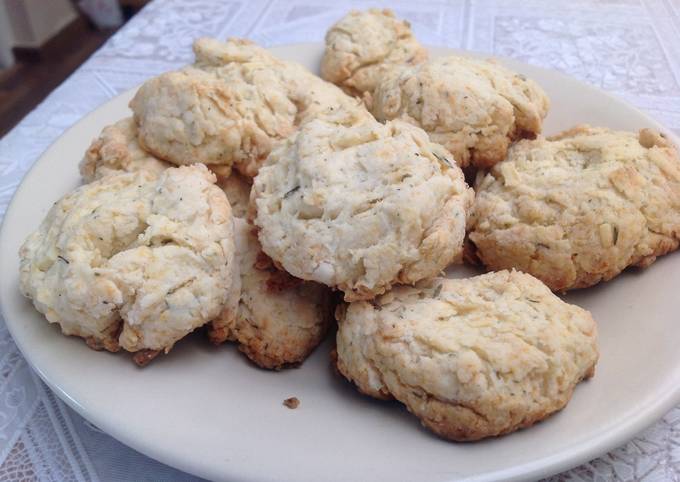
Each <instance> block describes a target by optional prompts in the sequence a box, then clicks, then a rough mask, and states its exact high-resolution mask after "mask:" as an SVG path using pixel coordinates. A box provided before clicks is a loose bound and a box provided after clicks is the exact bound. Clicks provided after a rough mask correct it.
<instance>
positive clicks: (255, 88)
mask: <svg viewBox="0 0 680 482" xmlns="http://www.w3.org/2000/svg"><path fill="white" fill-rule="evenodd" d="M194 52H195V54H196V62H195V64H194V65H193V66H189V67H186V68H184V69H182V70H179V71H175V72H168V73H165V74H162V75H160V76H158V77H155V78H153V79H151V80H149V81H147V82H146V83H144V85H142V87H140V89H139V91H138V92H137V94H136V95H135V97H134V98H133V99H132V101H131V102H130V107H131V108H132V110H133V112H134V119H135V122H136V123H137V126H138V129H139V142H140V144H141V146H142V147H143V148H144V149H145V150H147V151H149V152H151V153H153V154H154V155H155V156H157V157H158V158H160V159H164V160H166V161H168V162H171V163H173V164H177V165H183V164H192V163H194V162H202V163H204V164H207V165H209V166H210V167H211V169H215V170H219V174H220V175H221V176H223V177H227V176H228V175H229V171H230V170H231V169H232V167H235V168H236V169H238V170H239V172H241V173H242V174H243V175H245V176H248V177H253V176H255V175H256V174H257V170H258V168H259V166H260V165H261V164H262V162H263V161H264V159H265V158H266V157H267V155H268V154H269V152H270V150H271V149H272V147H273V145H274V144H275V143H276V142H277V141H279V140H282V139H285V138H286V137H288V136H289V135H291V134H292V133H293V132H295V131H296V129H297V128H298V126H299V125H300V123H302V122H305V121H306V120H307V119H309V118H311V117H318V116H323V115H332V116H337V115H339V113H345V114H346V115H347V116H348V119H349V120H350V121H351V120H352V119H353V118H354V116H359V117H370V114H369V113H368V112H367V111H366V109H365V108H364V107H363V106H362V105H360V103H359V102H358V101H357V100H355V99H352V98H350V97H349V96H347V95H345V94H344V93H343V92H342V91H341V90H340V89H338V88H337V87H335V86H334V85H332V84H329V83H327V82H324V81H323V80H321V79H320V78H318V77H316V76H315V75H313V74H312V73H310V72H309V71H307V70H306V69H304V68H303V67H302V66H300V65H298V64H295V63H292V62H284V61H282V60H279V59H277V58H275V57H274V56H272V55H271V54H270V53H269V52H267V51H266V50H264V49H262V48H260V47H258V46H256V45H255V44H253V43H252V42H249V41H247V40H239V39H232V40H230V41H228V42H227V43H220V42H218V41H216V40H212V39H199V40H197V41H196V42H195V43H194Z"/></svg>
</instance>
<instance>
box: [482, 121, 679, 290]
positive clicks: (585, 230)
mask: <svg viewBox="0 0 680 482" xmlns="http://www.w3.org/2000/svg"><path fill="white" fill-rule="evenodd" d="M476 191H477V199H476V204H475V208H474V215H473V218H472V219H471V222H470V240H471V241H472V243H473V244H474V246H475V247H476V254H477V256H478V258H479V259H480V260H481V261H482V262H483V264H484V265H485V266H486V267H487V268H489V269H490V270H498V269H504V268H511V267H514V268H516V269H519V270H521V271H525V272H527V273H531V274H532V275H534V276H536V277H537V278H539V279H540V280H542V281H543V282H544V283H546V284H547V285H548V286H549V287H550V288H551V289H553V290H555V291H566V290H570V289H574V288H585V287H588V286H592V285H594V284H596V283H599V282H600V281H607V280H609V279H611V278H613V277H614V276H616V275H618V274H619V273H620V272H621V271H622V270H624V269H625V268H626V267H627V266H631V265H636V266H641V267H645V266H648V265H649V264H651V263H652V262H654V260H655V259H656V257H657V256H661V255H663V254H666V253H668V252H670V251H673V250H675V249H677V248H678V243H679V242H680V241H679V240H680V159H679V157H678V153H677V151H676V150H675V149H674V148H673V146H672V145H671V144H670V143H669V142H668V141H667V140H666V139H665V138H664V137H663V136H661V135H659V134H657V133H655V132H652V131H651V130H648V129H643V130H641V131H640V133H639V134H635V133H632V132H617V131H612V130H609V129H604V128H594V127H589V126H579V127H576V128H574V129H572V130H569V131H566V132H564V133H562V134H559V135H557V136H555V137H553V138H549V139H542V138H541V139H536V140H533V141H521V142H519V143H517V144H515V145H514V146H513V147H512V148H511V149H510V152H509V154H508V159H507V160H506V161H504V162H501V163H500V164H497V165H496V166H495V167H494V168H493V169H492V170H491V171H490V172H489V173H488V174H486V175H485V176H479V177H478V179H477V185H476Z"/></svg>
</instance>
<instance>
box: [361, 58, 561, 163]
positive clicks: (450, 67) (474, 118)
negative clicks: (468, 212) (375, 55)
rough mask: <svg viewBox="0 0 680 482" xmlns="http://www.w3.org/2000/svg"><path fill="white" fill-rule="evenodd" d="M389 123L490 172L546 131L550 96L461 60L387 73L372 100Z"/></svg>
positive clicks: (493, 68) (490, 65) (522, 80)
mask: <svg viewBox="0 0 680 482" xmlns="http://www.w3.org/2000/svg"><path fill="white" fill-rule="evenodd" d="M367 103H368V104H369V110H370V111H371V112H372V113H373V115H374V116H375V117H376V119H378V120H381V121H384V120H390V119H394V118H397V117H402V118H403V119H404V120H407V121H408V122H411V123H413V124H415V125H417V126H419V127H422V128H423V129H425V131H427V133H428V134H429V135H430V139H431V140H432V141H433V142H438V143H440V144H442V145H443V146H444V147H446V148H447V149H448V150H449V151H451V153H452V154H453V157H454V158H455V160H456V162H457V163H458V165H459V166H461V167H466V166H468V165H472V166H474V167H475V168H478V169H487V168H489V167H491V166H493V165H494V164H496V163H497V162H500V161H502V160H503V159H504V158H505V155H506V153H507V150H508V146H509V144H510V143H511V142H512V141H514V140H516V139H521V138H531V139H533V138H534V137H535V136H536V135H537V134H538V133H540V132H541V125H542V121H543V118H544V117H545V116H546V114H547V112H548V105H549V102H548V97H547V96H546V95H545V92H543V90H542V89H541V88H540V87H539V86H538V84H536V83H535V82H533V81H532V80H530V79H527V78H526V77H524V76H523V75H521V74H517V73H515V72H512V71H510V70H508V69H506V68H504V67H502V66H500V65H498V64H496V63H494V62H491V61H487V60H480V59H472V58H465V57H457V56H448V57H442V58H438V59H434V60H432V61H430V62H427V63H425V64H421V65H418V66H415V67H404V68H401V69H393V70H390V71H388V72H387V73H386V74H385V76H384V77H383V78H382V79H381V80H380V82H379V83H378V85H377V87H376V89H375V91H374V92H373V94H372V96H370V97H369V98H368V99H367Z"/></svg>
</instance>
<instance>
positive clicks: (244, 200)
mask: <svg viewBox="0 0 680 482" xmlns="http://www.w3.org/2000/svg"><path fill="white" fill-rule="evenodd" d="M217 185H218V186H219V187H220V188H222V190H223V191H224V194H226V195H227V199H228V200H229V204H230V205H231V212H232V214H233V215H234V216H236V217H237V218H245V217H246V214H247V212H248V203H249V202H250V187H251V184H250V181H249V180H248V178H246V177H245V176H242V175H240V174H239V173H237V172H232V173H231V176H229V177H219V176H218V177H217Z"/></svg>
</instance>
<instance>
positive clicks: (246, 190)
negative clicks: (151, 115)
mask: <svg viewBox="0 0 680 482" xmlns="http://www.w3.org/2000/svg"><path fill="white" fill-rule="evenodd" d="M169 167H174V166H173V164H170V163H169V162H165V161H161V160H160V159H158V158H156V157H154V156H153V155H152V154H150V153H148V152H146V151H144V149H142V148H141V146H140V145H139V143H138V142H137V127H136V126H135V123H134V121H133V120H132V118H127V119H123V120H121V121H119V122H116V123H115V124H113V125H110V126H107V127H105V128H104V129H103V130H102V132H101V134H100V135H99V137H97V138H96V139H95V140H93V141H92V143H91V144H90V147H89V148H88V150H87V152H86V153H85V157H84V158H83V160H82V161H81V162H80V175H81V176H82V178H83V181H84V182H92V181H94V180H95V179H101V178H102V177H104V176H109V175H112V174H121V173H123V172H137V171H141V170H147V171H151V172H152V173H155V174H157V175H159V174H160V173H161V172H163V171H164V170H166V169H168V168H169ZM215 174H216V175H217V173H215ZM217 185H218V186H219V187H220V188H221V189H222V190H223V191H224V193H225V194H226V195H227V199H228V200H229V204H230V205H231V212H232V214H233V215H234V216H237V217H245V215H246V213H247V211H248V202H249V198H250V181H249V180H248V178H246V177H244V176H242V175H240V174H239V173H237V172H232V173H231V174H230V175H229V176H227V177H223V176H220V175H217Z"/></svg>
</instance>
